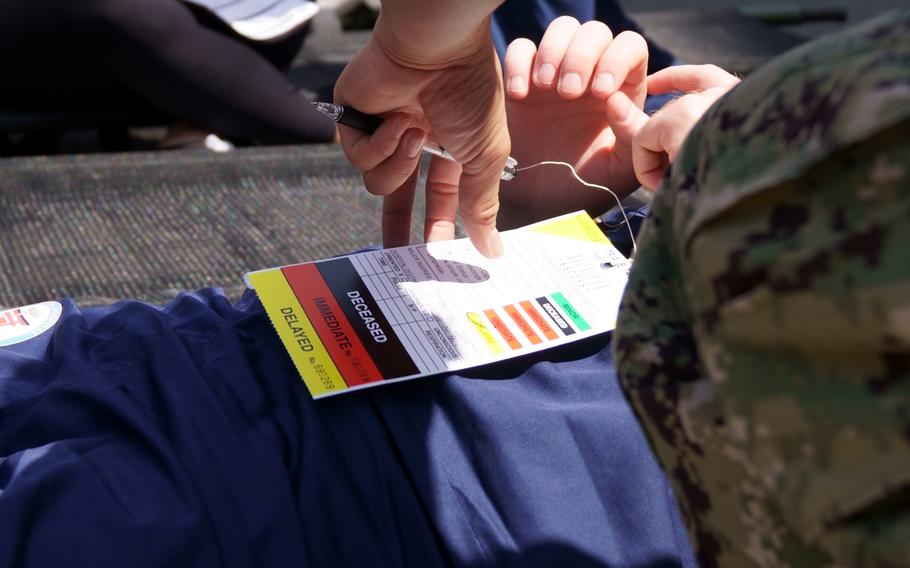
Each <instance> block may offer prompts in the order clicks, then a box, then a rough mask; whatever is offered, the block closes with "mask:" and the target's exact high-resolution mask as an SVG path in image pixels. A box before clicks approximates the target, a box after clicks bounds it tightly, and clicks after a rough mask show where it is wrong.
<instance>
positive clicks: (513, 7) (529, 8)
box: [491, 0, 673, 73]
mask: <svg viewBox="0 0 910 568" xmlns="http://www.w3.org/2000/svg"><path fill="white" fill-rule="evenodd" d="M559 16H572V17H574V18H575V19H576V20H578V21H580V22H587V21H590V20H599V21H601V22H603V23H605V24H607V26H609V27H610V30H611V31H612V32H613V35H617V34H619V32H622V31H625V30H631V31H635V32H638V33H642V30H641V28H640V27H638V25H637V24H636V23H635V22H634V21H633V20H632V19H631V18H629V17H628V16H626V14H625V12H623V9H622V7H621V6H620V5H619V3H618V2H615V1H614V0H506V1H505V2H503V3H502V4H501V5H500V6H499V8H497V9H496V11H495V12H494V13H493V19H492V26H491V27H492V32H493V43H494V44H495V45H496V52H497V53H498V54H499V59H500V60H502V59H503V57H504V56H505V53H506V47H508V45H509V43H511V41H512V40H514V39H516V38H520V37H525V38H528V39H530V40H531V41H533V42H534V43H535V44H540V40H541V38H542V37H543V33H544V32H545V31H546V29H547V26H549V25H550V22H552V21H553V20H554V19H556V18H558V17H559ZM643 35H645V34H643ZM645 39H646V40H647V41H648V53H649V57H648V73H654V72H655V71H659V70H660V69H663V68H664V67H668V66H670V65H671V64H672V62H673V55H672V54H671V53H670V52H669V51H667V50H666V49H664V48H662V47H661V46H659V45H658V44H656V43H655V42H654V41H652V40H651V39H650V38H648V37H647V35H645Z"/></svg>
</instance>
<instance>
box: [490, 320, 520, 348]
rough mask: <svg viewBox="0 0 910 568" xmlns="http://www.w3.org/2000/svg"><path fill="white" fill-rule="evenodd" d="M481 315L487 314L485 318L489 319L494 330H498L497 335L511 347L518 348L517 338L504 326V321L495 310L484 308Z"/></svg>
mask: <svg viewBox="0 0 910 568" xmlns="http://www.w3.org/2000/svg"><path fill="white" fill-rule="evenodd" d="M483 315H485V316H487V319H488V320H490V323H492V324H493V327H495V328H496V331H498V332H499V335H501V336H502V338H503V339H505V340H506V343H507V344H508V345H509V347H511V348H512V349H520V348H521V343H519V342H518V339H516V338H515V336H514V335H512V332H511V331H509V328H507V327H506V322H504V321H502V319H500V317H499V316H498V315H496V312H494V311H493V310H484V311H483Z"/></svg>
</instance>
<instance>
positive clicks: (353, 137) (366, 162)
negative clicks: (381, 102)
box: [338, 113, 410, 171]
mask: <svg viewBox="0 0 910 568" xmlns="http://www.w3.org/2000/svg"><path fill="white" fill-rule="evenodd" d="M409 124H410V118H409V117H408V115H406V114H400V113H399V114H393V115H390V116H388V117H387V118H386V119H385V120H384V121H383V122H382V124H381V125H380V126H379V128H377V129H376V131H375V132H373V134H368V133H366V132H363V131H360V130H357V129H355V128H350V127H347V126H342V125H339V126H338V132H339V134H340V135H341V148H342V149H343V150H344V155H345V156H347V158H348V161H350V162H351V164H353V166H354V167H355V168H357V169H358V170H361V171H367V170H372V169H373V168H375V167H376V166H377V165H378V164H379V163H380V162H382V161H383V160H385V159H386V158H388V157H389V156H391V155H392V154H393V153H394V152H395V150H396V149H397V148H398V143H399V142H400V141H401V136H402V135H403V134H404V131H405V130H407V128H408V125H409Z"/></svg>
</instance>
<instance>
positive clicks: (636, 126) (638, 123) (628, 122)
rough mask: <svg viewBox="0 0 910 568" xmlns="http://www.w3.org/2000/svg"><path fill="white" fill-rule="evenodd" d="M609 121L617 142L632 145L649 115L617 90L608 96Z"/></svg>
mask: <svg viewBox="0 0 910 568" xmlns="http://www.w3.org/2000/svg"><path fill="white" fill-rule="evenodd" d="M607 121H609V123H610V127H611V128H612V129H613V134H614V135H616V142H617V143H619V144H621V145H623V146H631V145H632V138H634V137H635V135H636V134H637V133H638V131H639V130H641V129H642V127H643V126H644V125H645V124H647V123H648V115H647V114H645V113H644V111H642V110H641V109H640V108H638V107H637V106H636V105H635V103H633V102H632V100H631V99H630V98H629V97H627V96H626V94H625V93H623V92H622V91H616V92H615V93H613V94H612V95H610V96H609V97H608V98H607Z"/></svg>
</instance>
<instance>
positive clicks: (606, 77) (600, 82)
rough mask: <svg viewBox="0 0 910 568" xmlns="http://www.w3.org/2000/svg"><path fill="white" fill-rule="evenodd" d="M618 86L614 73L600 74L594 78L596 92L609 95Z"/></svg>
mask: <svg viewBox="0 0 910 568" xmlns="http://www.w3.org/2000/svg"><path fill="white" fill-rule="evenodd" d="M615 84H616V79H615V78H614V77H613V73H608V72H605V73H598V74H597V76H596V77H594V90H595V91H599V92H601V93H609V92H611V91H612V90H613V87H614V86H615Z"/></svg>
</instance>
